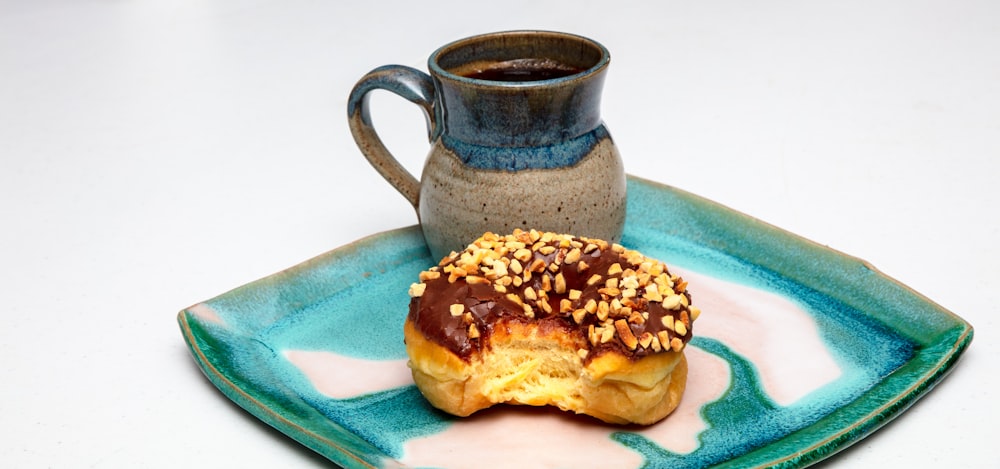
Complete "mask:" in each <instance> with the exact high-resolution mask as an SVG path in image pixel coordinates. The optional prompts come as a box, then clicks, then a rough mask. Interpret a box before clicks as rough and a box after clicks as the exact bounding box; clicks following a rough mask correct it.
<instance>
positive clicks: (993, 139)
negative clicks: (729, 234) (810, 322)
mask: <svg viewBox="0 0 1000 469" xmlns="http://www.w3.org/2000/svg"><path fill="white" fill-rule="evenodd" d="M612 4H614V5H615V6H612ZM998 19H1000V3H998V2H993V1H989V0H983V1H970V0H960V1H934V0H924V1H832V0H831V1H722V0H715V1H700V2H676V1H673V2H660V3H658V4H656V6H653V4H652V2H650V3H649V4H645V5H643V6H629V4H627V3H626V2H607V1H604V2H597V1H586V2H568V1H567V2H555V3H542V2H539V1H537V0H530V1H527V0H526V1H507V2H484V3H483V6H477V4H476V3H474V2H468V1H464V0H463V1H455V2H418V1H399V2H388V1H366V2H361V1H355V2H350V3H348V2H334V1H325V2H324V1H304V0H300V1H264V0H257V1H176V0H172V1H166V0H164V1H89V0H84V1H76V2H71V1H22V2H14V1H3V2H2V3H0V314H2V316H0V317H2V319H0V441H3V444H0V466H4V467H88V468H104V467H155V466H162V467H168V466H169V467H173V466H191V467H235V466H237V465H245V466H250V467H319V466H323V465H324V464H325V462H324V460H323V459H322V458H320V457H318V456H316V455H314V454H312V453H311V452H310V451H308V450H306V449H304V448H302V447H300V446H298V445H297V444H296V443H294V442H293V441H291V440H290V439H288V438H285V437H284V436H282V435H281V434H280V433H278V432H276V431H274V430H271V429H270V428H269V427H267V426H265V425H263V424H261V423H259V422H258V421H257V420H256V419H254V418H253V417H251V416H250V415H249V414H247V413H246V412H244V411H242V410H240V409H239V408H238V407H236V406H235V405H233V404H231V403H230V402H229V401H228V400H227V399H226V398H224V397H223V395H222V394H221V393H219V392H218V391H217V390H216V389H215V388H214V387H213V386H212V385H211V384H210V383H209V382H208V380H207V379H206V378H205V377H204V376H203V375H202V374H201V372H200V371H199V369H198V368H197V367H196V365H195V362H194V360H193V359H192V358H191V357H190V355H189V353H188V350H187V349H186V347H185V344H184V342H183V340H182V337H181V334H180V331H179V328H178V326H177V323H176V319H175V315H176V313H177V311H179V310H180V309H182V308H184V307H186V306H189V305H191V304H193V303H196V302H199V301H201V300H205V299H208V298H210V297H213V296H215V295H218V294H220V293H223V292H225V291H228V290H229V289H232V288H234V287H236V286H239V285H241V284H244V283H247V282H249V281H252V280H255V279H257V278H260V277H263V276H266V275H268V274H271V273H274V272H276V271H278V270H281V269H284V268H286V267H290V266H292V265H295V264H297V263H299V262H301V261H303V260H305V259H308V258H310V257H313V256H316V255H318V254H321V253H323V252H325V251H327V250H330V249H332V248H335V247H337V246H340V245H343V244H346V243H349V242H351V241H353V240H355V239H357V238H361V237H364V236H366V235H369V234H372V233H375V232H379V231H383V230H388V229H393V228H397V227H401V226H406V225H410V224H413V223H415V222H416V216H415V215H414V213H413V211H412V208H411V207H409V206H408V205H407V203H406V202H405V201H404V199H403V198H402V197H401V196H400V195H399V194H397V193H396V192H395V191H394V190H393V189H392V188H390V187H389V185H388V184H386V183H385V182H384V181H383V180H382V179H381V178H380V177H379V176H378V175H377V174H376V173H375V171H374V170H373V169H372V168H371V167H369V166H368V164H367V162H365V160H364V159H363V158H362V157H361V155H360V153H359V152H358V151H357V149H356V147H355V145H354V142H353V140H352V139H351V137H350V134H349V132H348V128H347V123H346V110H345V107H346V97H347V94H348V92H349V90H350V88H351V87H352V86H353V84H354V83H355V81H356V80H357V79H358V78H360V77H361V75H363V74H364V73H365V72H367V71H368V70H370V69H371V68H374V67H376V66H378V65H382V64H387V63H402V64H406V65H410V66H414V67H417V68H421V69H423V68H425V61H426V57H427V56H428V55H429V54H430V53H431V52H432V51H433V50H434V49H435V48H437V47H438V46H440V45H442V44H444V43H446V42H449V41H451V40H454V39H458V38H461V37H464V36H468V35H472V34H477V33H482V32H489V31H496V30H505V29H521V28H539V29H554V30H562V31H568V32H574V33H578V34H582V35H585V36H589V37H592V38H594V39H597V40H598V41H600V42H602V43H603V44H604V45H605V46H607V47H608V49H610V50H611V53H612V65H611V69H610V72H609V75H608V80H607V83H606V88H605V94H604V104H603V116H604V119H605V121H606V123H607V125H608V128H609V129H610V130H611V133H612V135H613V136H614V138H615V140H616V142H617V144H618V146H619V148H620V150H621V152H622V154H623V157H624V159H625V164H626V168H627V171H628V172H630V173H633V174H639V175H642V176H644V177H647V178H650V179H654V180H657V181H661V182H664V183H668V184H671V185H675V186H678V187H681V188H683V189H686V190H689V191H692V192H694V193H697V194H699V195H702V196H704V197H707V198H709V199H713V200H716V201H718V202H721V203H723V204H725V205H728V206H730V207H732V208H735V209H737V210H740V211H743V212H745V213H748V214H750V215H752V216H755V217H758V218H760V219H763V220H765V221H767V222H770V223H772V224H775V225H777V226H779V227H781V228H784V229H787V230H789V231H792V232H795V233H797V234H800V235H803V236H805V237H807V238H810V239H812V240H815V241H817V242H819V243H822V244H826V245H829V246H831V247H833V248H835V249H838V250H840V251H843V252H846V253H848V254H851V255H854V256H857V257H860V258H862V259H865V260H868V261H870V262H871V263H872V264H873V265H874V266H875V267H876V268H878V269H880V270H882V271H884V272H885V273H886V274H888V275H890V276H892V277H894V278H896V279H898V280H900V281H901V282H903V283H904V284H907V285H909V286H910V287H912V288H913V289H915V290H916V291H918V292H921V293H923V294H924V295H926V296H927V297H928V298H930V299H932V300H934V301H935V302H937V303H939V304H941V305H943V306H944V307H946V308H948V309H950V310H952V311H954V312H955V313H957V314H959V315H960V316H962V317H964V318H965V319H967V320H968V321H969V322H971V323H972V324H973V326H975V327H976V336H975V340H974V341H973V343H972V345H971V347H970V348H969V350H968V351H967V353H966V354H965V356H964V358H963V359H962V361H961V362H959V364H958V365H957V366H956V367H955V369H954V372H953V373H952V374H951V375H950V376H949V377H948V378H947V379H946V380H945V381H943V382H942V383H941V384H940V385H939V386H938V387H937V388H935V389H934V390H933V391H932V392H931V393H930V394H929V395H927V396H926V397H925V398H924V399H922V400H920V401H919V402H918V403H917V404H916V405H915V406H914V407H913V408H911V409H910V410H909V411H907V412H905V413H904V414H902V415H901V416H900V417H899V418H897V419H896V420H895V421H893V422H891V423H890V424H889V425H887V426H886V427H885V428H883V429H881V430H879V431H878V432H877V433H876V434H874V435H872V436H871V437H869V438H867V439H865V440H863V441H861V442H859V443H857V444H856V445H854V446H852V447H851V448H849V449H847V450H846V451H844V452H842V453H840V454H838V455H837V456H835V457H834V458H833V459H832V460H831V461H829V462H828V463H825V464H827V465H828V466H830V467H902V466H904V465H913V466H924V465H929V464H938V465H942V467H997V466H998V463H1000V458H998V456H997V446H996V443H995V436H996V421H997V420H998V419H1000V411H998V405H1000V404H998V401H1000V393H998V392H997V386H998V384H1000V382H998V379H997V372H998V370H1000V366H998V363H997V362H998V359H997V356H998V355H1000V349H998V347H997V340H998V337H997V322H996V320H995V319H994V317H995V315H996V314H997V305H998V304H1000V267H998V264H1000V251H998V248H997V239H1000V209H998V207H1000V189H998V186H997V184H998V181H997V179H998V176H1000V162H998V161H1000V52H998V51H1000V26H998V24H1000V22H998ZM375 98H376V99H375V100H374V105H375V108H374V111H373V112H374V114H375V121H376V124H377V126H378V128H379V130H380V132H381V133H382V135H383V136H384V138H385V140H386V141H387V142H388V144H389V145H390V148H391V149H393V150H394V151H396V153H397V155H398V156H399V157H400V159H402V160H403V161H404V162H405V163H406V165H407V166H408V167H410V168H412V170H414V171H419V168H420V166H421V164H422V160H423V156H424V155H425V152H426V147H427V142H426V136H425V133H424V129H423V124H422V122H423V119H422V117H421V115H420V112H419V110H418V109H417V108H416V107H415V106H412V105H409V104H407V103H405V102H403V101H402V100H401V99H398V98H395V97H392V96H390V95H388V94H379V95H377V96H376V97H375Z"/></svg>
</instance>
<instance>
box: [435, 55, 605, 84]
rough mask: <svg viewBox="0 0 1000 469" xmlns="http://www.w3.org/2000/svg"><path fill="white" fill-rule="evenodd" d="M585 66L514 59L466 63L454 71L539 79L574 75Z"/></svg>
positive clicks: (486, 76)
mask: <svg viewBox="0 0 1000 469" xmlns="http://www.w3.org/2000/svg"><path fill="white" fill-rule="evenodd" d="M584 70H586V69H585V68H580V67H574V66H572V65H567V64H564V63H561V62H557V61H555V60H552V59H514V60H505V61H502V62H486V63H475V64H467V65H466V66H465V67H462V69H461V70H455V71H454V73H456V74H458V75H461V76H463V77H466V78H474V79H477V80H489V81H508V82H510V81H539V80H552V79H555V78H562V77H567V76H570V75H575V74H577V73H580V72H582V71H584Z"/></svg>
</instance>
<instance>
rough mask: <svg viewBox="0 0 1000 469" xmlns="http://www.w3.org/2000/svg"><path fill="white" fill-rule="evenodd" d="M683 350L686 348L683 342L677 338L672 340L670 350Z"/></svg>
mask: <svg viewBox="0 0 1000 469" xmlns="http://www.w3.org/2000/svg"><path fill="white" fill-rule="evenodd" d="M683 348H684V341H682V340H681V339H679V338H677V337H674V338H673V339H670V350H673V351H675V352H680V351H681V349H683Z"/></svg>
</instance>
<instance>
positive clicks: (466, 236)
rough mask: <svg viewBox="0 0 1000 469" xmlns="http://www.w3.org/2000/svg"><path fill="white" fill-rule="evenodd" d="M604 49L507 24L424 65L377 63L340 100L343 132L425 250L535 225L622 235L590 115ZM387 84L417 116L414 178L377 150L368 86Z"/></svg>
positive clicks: (611, 176)
mask: <svg viewBox="0 0 1000 469" xmlns="http://www.w3.org/2000/svg"><path fill="white" fill-rule="evenodd" d="M609 62H610V55H609V53H608V51H607V49H605V48H604V46H602V45H600V44H599V43H597V42H595V41H593V40H590V39H587V38H584V37H581V36H577V35H573V34H567V33H560V32H550V31H507V32H499V33H491V34H484V35H479V36H473V37H470V38H466V39H461V40H458V41H455V42H452V43H450V44H447V45H445V46H443V47H441V48H440V49H438V50H437V51H435V52H434V53H433V54H431V56H430V58H429V59H428V70H429V72H430V73H429V74H427V73H424V72H421V71H419V70H416V69H414V68H410V67H406V66H402V65H386V66H382V67H379V68H376V69H374V70H372V71H371V72H369V73H368V74H366V75H365V76H364V77H362V78H361V80H360V81H358V83H357V85H355V87H354V89H353V90H352V91H351V94H350V98H349V101H348V108H347V112H348V120H349V124H350V128H351V133H352V135H353V136H354V139H355V141H356V142H357V144H358V147H359V148H360V149H361V152H362V153H363V154H364V156H365V157H366V158H367V159H368V161H369V162H370V163H371V165H372V166H373V167H374V168H375V169H376V170H377V171H378V172H379V174H381V175H382V176H383V177H384V178H385V179H386V180H387V181H388V182H389V183H390V184H391V185H392V186H393V187H395V188H396V189H397V190H398V191H399V192H400V193H401V194H403V196H404V197H405V198H406V199H407V200H408V201H409V202H410V203H411V204H412V205H413V207H414V208H415V209H416V211H417V216H418V219H419V221H420V226H421V229H422V231H423V234H424V238H425V239H426V241H427V244H428V247H429V248H430V251H431V254H432V255H433V256H434V257H435V259H441V258H442V257H445V256H447V255H449V253H451V252H453V251H461V250H462V249H464V248H465V247H466V246H467V245H468V244H469V243H471V242H473V241H474V240H475V239H476V238H478V237H479V236H481V235H482V234H483V233H485V232H487V231H492V232H495V233H498V234H504V233H510V232H512V231H513V230H514V229H515V228H522V229H537V230H539V231H554V232H558V233H566V234H573V235H576V236H588V237H593V238H601V239H605V240H608V241H611V242H618V241H620V239H621V234H622V228H623V226H624V222H625V199H626V194H625V172H624V167H623V164H622V159H621V156H620V155H619V153H618V150H617V147H616V146H615V144H614V142H613V141H612V139H611V136H610V134H609V133H608V130H607V128H606V127H605V126H604V124H603V122H602V120H601V116H600V104H601V92H602V89H603V84H604V76H605V72H606V71H607V67H608V64H609ZM375 89H384V90H388V91H390V92H393V93H395V94H397V95H399V96H401V97H403V98H405V99H407V100H408V101H410V102H412V103H414V104H416V105H418V106H419V107H420V108H421V109H422V110H423V111H424V114H425V115H426V117H427V122H426V125H427V134H428V138H429V140H430V143H431V148H430V152H429V154H428V156H427V160H426V162H425V164H424V168H423V173H422V175H421V179H420V181H418V180H417V179H416V178H415V177H414V176H413V175H412V174H410V173H409V172H408V171H407V170H406V169H405V168H404V167H403V166H402V165H401V164H400V163H399V161H398V160H397V159H396V158H395V157H394V156H393V155H392V154H391V153H389V151H388V150H387V149H386V148H385V146H384V145H383V144H382V142H381V140H380V139H379V137H378V134H377V133H376V131H375V129H374V127H373V125H372V121H371V117H370V114H369V104H368V102H369V93H370V92H371V91H372V90H375Z"/></svg>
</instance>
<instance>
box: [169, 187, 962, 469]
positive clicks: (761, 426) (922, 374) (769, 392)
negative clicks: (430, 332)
mask: <svg viewBox="0 0 1000 469" xmlns="http://www.w3.org/2000/svg"><path fill="white" fill-rule="evenodd" d="M622 244H625V245H626V246H628V247H630V248H634V249H638V250H640V251H641V252H643V253H644V254H646V255H649V256H652V257H656V258H659V259H661V260H663V261H664V262H666V263H667V264H668V266H670V268H671V270H672V271H674V272H675V273H680V274H681V275H682V276H683V277H684V278H685V279H686V280H687V281H688V282H689V287H688V288H689V291H690V292H691V293H692V297H693V302H694V304H696V305H698V306H700V307H701V310H702V315H701V317H700V318H699V319H698V321H697V323H695V324H694V333H695V335H696V337H695V339H694V340H693V341H692V342H691V345H690V346H689V347H688V348H687V349H686V354H687V357H688V361H689V365H690V373H689V376H688V386H687V391H686V392H685V394H684V399H683V401H682V403H681V405H680V407H678V409H677V410H676V411H675V412H674V413H673V414H672V415H671V416H670V417H668V418H667V419H665V420H663V421H662V422H660V423H658V424H655V425H652V426H649V427H618V426H608V425H604V424H600V423H598V422H596V421H594V420H591V419H589V418H585V417H578V416H575V415H570V414H566V413H561V412H558V411H555V410H551V409H544V408H529V407H512V406H499V407H494V408H492V409H489V410H487V411H484V412H480V413H478V414H475V415H473V416H472V417H469V418H465V419H458V418H453V417H450V416H448V415H445V414H442V413H440V412H438V411H436V410H435V409H433V408H431V407H430V406H429V405H428V404H427V403H426V402H425V401H424V399H423V397H422V396H421V395H420V393H419V391H418V390H417V389H416V387H415V386H413V384H412V381H411V379H410V375H409V371H408V369H407V368H406V353H405V350H404V346H403V338H402V324H403V321H404V319H405V316H406V311H407V305H408V302H409V297H408V296H407V288H408V286H409V285H410V283H412V282H414V281H415V279H416V277H417V274H418V273H419V272H420V271H421V270H423V269H425V268H427V267H428V266H430V265H432V264H433V261H432V260H431V258H430V255H429V254H428V251H427V246H426V245H425V244H424V241H423V238H422V236H421V234H420V231H419V230H418V229H417V228H416V227H410V228H403V229H399V230H395V231H390V232H386V233H381V234H377V235H374V236H371V237H368V238H365V239H363V240H360V241H358V242H355V243H353V244H350V245H348V246H344V247H341V248H338V249H336V250H333V251H331V252H328V253H326V254H323V255H320V256H318V257H316V258H314V259H311V260H309V261H307V262H305V263H303V264H300V265H297V266H294V267H292V268H290V269H288V270H285V271H283V272H280V273H278V274H275V275H272V276H270V277H267V278H264V279H261V280H258V281H256V282H253V283H250V284H248V285H245V286H242V287H239V288H237V289H235V290H233V291H230V292H227V293H224V294H222V295H220V296H218V297H216V298H213V299H210V300H207V301H205V302H202V303H199V304H196V305H194V306H191V307H190V308H187V309H185V310H183V311H181V312H180V314H179V315H178V321H179V322H180V326H181V330H182V332H183V334H184V338H185V340H186V341H187V343H188V345H189V347H190V349H191V353H192V354H193V355H194V358H195V360H196V361H197V362H198V364H199V365H200V366H201V368H202V370H203V371H204V372H205V374H206V375H207V376H208V378H209V380H211V381H212V383H213V384H215V386H217V387H218V388H219V389H220V390H221V391H222V392H223V393H224V394H225V395H226V396H227V397H229V398H230V399H232V400H233V401H235V402H236V403H237V404H239V405H240V406H241V407H243V408H244V409H246V410H247V411H248V412H250V413H251V414H253V415H255V416H256V417H258V418H259V419H261V420H263V421H264V422H266V423H268V424H269V425H271V426H273V427H275V428H277V429H278V430H280V431H282V432H283V433H285V434H286V435H288V436H290V437H291V438H294V439H295V440H297V441H299V442H300V443H302V444H303V445H305V446H307V447H309V448H311V449H313V450H314V451H317V452H319V453H320V454H322V455H324V456H325V457H327V458H329V459H330V460H331V461H333V462H335V463H337V464H339V465H341V466H344V467H348V468H367V467H440V468H447V467H469V466H474V467H483V466H497V465H502V466H505V467H520V468H551V467H602V468H611V467H623V468H640V467H641V468H650V467H667V466H669V467H704V466H710V465H730V466H734V467H752V466H786V467H801V466H806V465H809V464H811V463H814V462H816V461H819V460H821V459H824V458H826V457H829V456H830V455H832V454H834V453H836V452H837V451H839V450H841V449H843V448H845V447H847V446H848V445H850V444H852V443H854V442H856V441H858V440H860V439H861V438H864V437H865V436H866V435H868V434H869V433H871V432H872V431H874V430H876V429H877V428H879V427H880V426H882V425H884V424H885V423H886V422H888V421H889V420H891V419H892V418H893V417H895V416H896V415H898V414H899V413H900V412H902V411H903V410H905V409H906V408H908V407H909V406H910V405H911V404H913V403H914V401H916V400H917V399H918V398H920V397H921V396H922V395H924V394H925V393H926V392H928V391H930V389H931V388H933V386H934V385H935V384H936V383H938V382H939V381H940V380H941V379H942V378H944V377H945V376H946V375H947V373H948V372H949V371H950V369H951V368H952V366H953V365H954V364H955V362H956V360H958V357H959V356H960V355H961V354H962V352H963V351H964V350H965V348H966V347H967V346H968V345H969V343H970V342H971V340H972V334H973V331H972V327H971V326H970V325H969V324H968V323H966V322H965V321H963V320H962V319H961V318H959V317H957V316H956V315H954V314H952V313H950V312H948V311H947V310H945V309H943V308H941V307H940V306H938V305H936V304H934V303H933V302H931V301H929V300H928V299H927V298H924V297H923V296H921V295H919V294H917V293H915V292H914V291H912V290H910V289H909V288H907V287H905V286H903V285H901V284H899V283H898V282H896V281H894V280H892V279H890V278H888V277H886V276H885V275H883V274H881V273H879V272H877V271H875V270H874V269H873V268H872V267H871V266H870V265H868V264H866V263H865V262H863V261H860V260H858V259H855V258H853V257H850V256H846V255H844V254H841V253H839V252H836V251H833V250H831V249H828V248H826V247H823V246H820V245H818V244H815V243H813V242H810V241H807V240H804V239H802V238H800V237H798V236H795V235H793V234H791V233H788V232H785V231H782V230H780V229H778V228H775V227H773V226H770V225H768V224H765V223H762V222H760V221H758V220H755V219H753V218H750V217H748V216H746V215H743V214H740V213H737V212H734V211H732V210H730V209H727V208H726V207H723V206H720V205H718V204H715V203H713V202H710V201H707V200H705V199H702V198H699V197H697V196H694V195H692V194H689V193H686V192H683V191H680V190H678V189H675V188H671V187H668V186H663V185H660V184H656V183H653V182H649V181H645V180H642V179H638V178H634V177H631V178H629V183H628V216H627V222H626V228H625V234H624V237H623V241H622Z"/></svg>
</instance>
